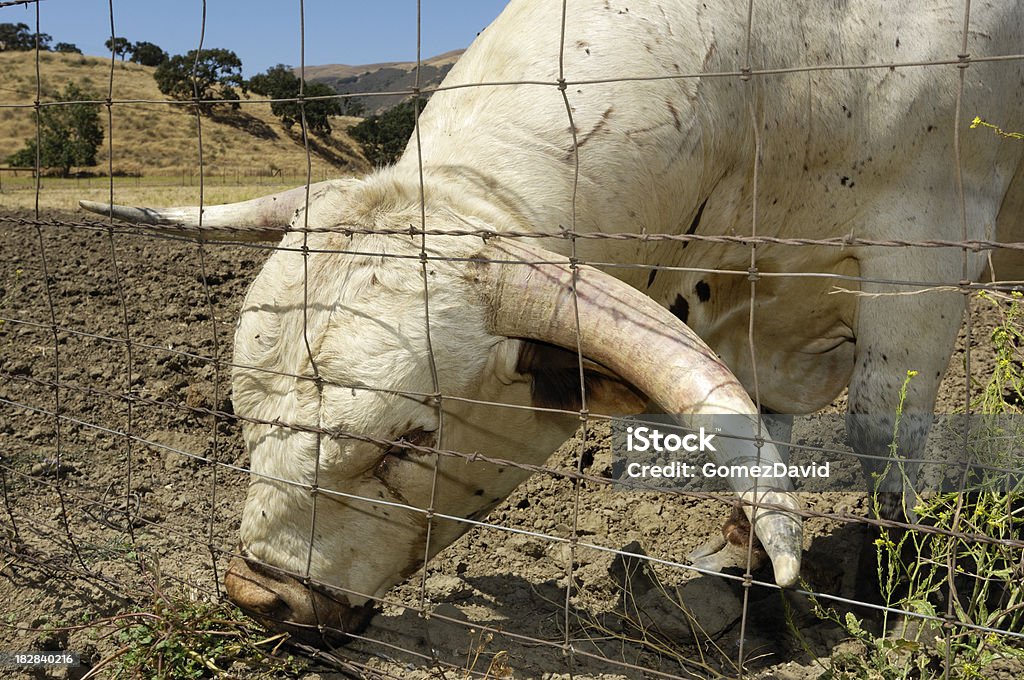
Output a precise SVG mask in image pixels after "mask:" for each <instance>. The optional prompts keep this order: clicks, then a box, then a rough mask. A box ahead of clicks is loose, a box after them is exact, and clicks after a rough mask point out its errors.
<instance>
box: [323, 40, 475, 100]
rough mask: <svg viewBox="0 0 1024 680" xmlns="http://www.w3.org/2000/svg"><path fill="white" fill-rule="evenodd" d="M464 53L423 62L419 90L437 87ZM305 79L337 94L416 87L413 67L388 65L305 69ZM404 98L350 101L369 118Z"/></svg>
mask: <svg viewBox="0 0 1024 680" xmlns="http://www.w3.org/2000/svg"><path fill="white" fill-rule="evenodd" d="M463 52H465V50H455V51H452V52H445V53H444V54H440V55H438V56H436V57H432V58H430V59H424V60H423V68H422V71H421V73H420V86H421V87H430V86H433V85H440V84H441V81H442V80H443V79H444V77H445V76H446V75H447V74H448V71H450V70H451V68H452V66H454V65H455V62H456V61H458V60H459V57H460V56H462V53H463ZM306 79H307V80H309V81H310V82H319V83H324V84H325V85H327V86H328V87H330V88H331V89H333V90H334V91H335V92H338V93H339V94H358V93H360V92H398V91H402V90H409V89H411V88H412V87H413V86H414V85H415V83H416V63H415V62H389V63H383V64H365V65H362V66H351V65H348V64H326V65H324V66H307V67H306ZM405 98H406V97H403V96H397V95H390V96H389V95H379V94H373V95H368V96H365V97H355V98H354V99H353V100H354V101H357V102H358V103H360V104H362V105H363V112H364V114H365V115H370V114H374V113H381V112H382V111H385V110H387V109H389V108H391V107H393V106H395V105H397V104H399V103H401V101H402V100H403V99H405Z"/></svg>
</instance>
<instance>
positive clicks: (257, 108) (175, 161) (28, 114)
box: [0, 52, 370, 177]
mask: <svg viewBox="0 0 1024 680" xmlns="http://www.w3.org/2000/svg"><path fill="white" fill-rule="evenodd" d="M154 70H155V69H153V68H151V67H148V66H141V65H139V64H134V63H130V62H121V61H118V62H116V63H115V64H114V69H113V90H112V97H113V100H114V101H115V102H117V103H115V104H114V106H113V107H112V118H113V126H112V132H113V134H111V128H110V124H109V121H108V117H107V111H106V107H102V108H101V114H100V119H101V123H102V126H103V128H104V133H105V135H104V141H103V145H102V148H101V150H100V153H99V158H98V161H99V166H98V167H97V168H90V169H89V170H92V171H96V172H105V171H106V169H107V163H108V158H109V156H110V147H109V142H110V140H111V139H113V168H114V173H115V174H131V175H154V174H155V175H173V174H179V173H186V172H194V171H195V168H196V167H197V165H198V159H199V151H198V139H199V137H198V135H197V131H198V130H197V122H196V117H195V114H194V113H191V112H190V111H189V108H188V107H187V106H183V105H181V104H173V103H166V100H167V98H166V97H165V96H164V95H163V94H161V93H160V91H159V90H158V89H157V86H156V82H155V81H154V80H153V71H154ZM40 72H41V79H42V87H43V93H44V96H43V100H44V101H46V100H47V99H50V100H51V101H52V95H49V96H48V95H47V93H48V92H50V93H52V92H54V91H57V90H63V88H64V85H65V83H68V82H74V83H76V84H78V85H79V86H80V87H82V88H84V89H85V90H86V91H88V92H90V93H91V95H90V96H93V97H95V98H96V99H100V100H102V99H105V98H106V96H107V91H108V84H109V82H110V77H111V65H110V59H109V58H99V57H88V56H82V55H78V54H60V53H53V52H44V53H42V54H41V55H40ZM35 97H36V76H35V54H34V53H33V52H2V53H0V105H2V106H0V165H3V164H5V162H4V161H5V159H6V157H7V156H9V155H10V154H12V153H14V152H15V151H17V150H18V149H20V148H22V146H23V145H24V142H25V139H26V138H28V137H30V136H34V134H35V114H34V111H33V101H34V100H35ZM121 102H124V103H121ZM241 103H242V106H241V108H240V109H239V110H238V111H231V110H230V108H229V107H227V106H223V107H218V111H217V112H216V113H215V114H214V115H212V116H203V118H202V120H201V130H202V147H203V161H204V166H205V169H206V172H207V173H209V174H211V175H240V176H247V175H260V176H274V175H292V176H301V175H304V174H305V172H306V153H305V148H304V145H303V143H302V139H301V135H300V134H299V131H298V128H297V127H295V128H293V129H292V130H286V129H285V128H284V127H283V126H282V125H281V122H280V120H279V119H278V118H276V117H275V116H273V115H272V114H271V112H270V105H269V104H266V103H262V102H248V101H247V100H246V99H243V100H242V102H241ZM12 105H13V106H12ZM15 107H16V108H15ZM355 122H358V119H355V118H336V119H333V120H332V123H333V132H332V134H331V135H330V136H329V137H323V138H320V137H312V138H311V141H310V147H311V152H312V166H313V173H314V175H315V176H317V177H321V176H325V175H326V176H334V175H338V174H344V173H348V172H354V173H361V172H365V171H367V170H369V169H370V166H369V164H368V163H367V161H366V159H365V158H364V157H363V154H362V152H361V150H360V149H359V145H358V144H357V143H356V142H355V141H353V140H352V139H351V138H350V137H349V136H348V135H347V134H346V133H345V129H346V128H347V127H348V126H349V125H351V124H353V123H355Z"/></svg>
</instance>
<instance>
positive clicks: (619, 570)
mask: <svg viewBox="0 0 1024 680" xmlns="http://www.w3.org/2000/svg"><path fill="white" fill-rule="evenodd" d="M45 217H46V218H47V220H51V221H52V220H56V221H61V220H68V221H72V220H81V219H82V215H80V214H68V213H48V214H46V216H45ZM30 218H31V214H30V213H28V212H17V213H12V212H8V213H6V214H0V248H2V249H3V255H2V257H0V317H3V318H4V319H5V320H4V321H2V322H0V471H2V475H3V477H2V481H3V485H4V486H3V503H4V506H3V507H0V518H2V521H0V531H3V535H2V536H0V542H2V546H3V552H0V598H2V602H3V605H2V607H0V651H4V650H10V651H14V650H29V649H66V650H72V651H77V652H79V653H80V654H81V655H82V658H83V662H84V665H83V666H82V667H81V668H79V669H70V670H60V671H52V672H50V671H48V672H49V673H52V674H53V675H55V676H57V677H82V676H83V675H85V673H86V672H87V671H88V669H89V668H90V667H92V666H95V665H97V664H101V663H105V664H106V665H105V666H103V668H102V670H101V672H100V673H99V675H101V676H103V677H106V676H115V675H116V674H115V673H114V669H115V668H117V667H118V664H117V662H116V661H112V660H111V659H116V658H117V657H118V655H119V654H120V655H122V658H123V655H124V654H125V652H124V648H125V647H126V646H128V644H129V643H128V642H126V640H125V638H124V635H123V631H124V625H123V623H124V621H125V617H128V616H130V615H133V614H139V613H142V614H145V613H146V612H149V613H151V614H152V613H154V612H155V613H156V614H160V613H161V610H160V609H159V607H157V606H155V605H154V602H155V601H157V600H159V594H160V593H167V594H173V595H174V597H176V598H179V599H182V600H184V601H195V602H202V601H210V600H214V601H215V600H218V599H219V598H220V597H221V592H220V590H219V588H218V585H217V581H218V578H219V577H220V576H222V574H223V570H224V569H225V567H226V565H227V562H228V559H229V556H230V553H231V551H233V550H234V549H235V545H236V541H237V538H236V535H237V529H238V523H239V519H240V512H241V508H242V503H243V500H244V494H245V489H246V486H247V476H246V473H245V472H244V468H245V467H246V465H247V460H246V457H245V455H244V452H243V450H242V446H241V440H240V437H239V434H238V431H237V424H236V423H235V422H233V421H232V420H231V419H230V417H229V416H227V415H223V416H220V417H214V416H211V415H204V413H203V412H202V410H203V409H205V410H208V411H213V412H220V413H222V414H230V412H231V401H230V384H229V373H230V370H229V368H227V367H226V366H225V365H218V364H216V363H215V362H213V361H210V359H212V358H219V359H220V360H221V361H222V362H226V361H228V360H229V359H230V356H231V345H232V334H233V330H234V319H235V315H236V312H237V309H238V307H239V305H240V303H241V300H242V297H243V295H244V293H245V290H246V286H247V285H248V283H249V282H250V281H251V280H252V278H253V276H254V275H255V273H256V272H257V271H258V268H259V267H260V265H261V264H262V262H263V260H264V259H265V257H266V255H267V251H266V250H261V249H254V248H244V247H240V246H218V245H206V246H204V247H202V248H199V247H198V246H197V245H196V244H193V243H186V242H179V241H172V240H165V239H156V238H152V237H139V236H126V235H119V236H111V235H110V234H108V233H106V232H105V231H103V230H84V229H80V228H71V227H68V226H55V225H53V224H46V225H44V226H42V227H39V228H38V229H37V227H36V226H35V225H34V224H33V223H32V220H31V219H30ZM44 256H45V257H44ZM44 263H45V264H44ZM44 268H45V271H44ZM975 308H976V309H977V313H976V314H975V316H974V317H973V324H974V326H975V328H974V332H973V335H972V337H973V341H972V345H973V349H972V368H973V371H977V372H979V374H983V373H984V371H985V369H986V365H985V362H986V359H985V357H984V354H983V353H984V351H985V350H984V347H985V345H986V344H987V334H988V331H987V330H985V329H986V328H987V327H990V325H991V317H990V315H988V314H987V312H986V310H985V309H984V308H982V307H980V306H979V305H975ZM55 328H56V330H54V329H55ZM964 347H965V344H964V341H963V339H961V343H960V345H959V347H958V350H957V354H956V355H955V356H954V358H953V361H952V364H951V370H950V374H949V376H948V378H947V384H946V388H945V389H944V391H943V396H942V402H941V403H940V410H949V409H952V408H955V407H957V406H960V405H962V404H963V401H964V397H963V392H964V387H963V386H964V384H965V377H964V368H963V353H964ZM987 361H989V362H990V361H991V358H990V357H989V358H988V359H987ZM55 382H56V383H59V384H60V387H59V389H56V388H55V387H54V383H55ZM129 391H130V393H131V394H133V395H134V398H133V399H131V400H126V399H125V397H124V395H125V394H127V393H129ZM176 405H177V406H179V407H176ZM181 405H185V406H187V407H188V408H189V409H193V410H183V409H182V408H180V406H181ZM840 406H841V404H837V408H839V407H840ZM195 409H199V410H195ZM55 412H58V413H59V414H60V416H61V417H60V419H59V420H58V419H56V418H55V417H54V413H55ZM58 430H59V431H58ZM797 441H798V442H803V443H806V444H808V445H817V444H825V445H828V446H841V445H842V441H843V432H842V427H841V422H840V421H839V420H837V419H823V420H822V426H821V427H820V428H819V430H818V431H817V432H813V433H808V434H799V433H798V438H797ZM58 456H59V458H60V467H59V468H58V467H57V465H56V461H57V458H58ZM581 457H582V460H580V458H581ZM578 465H579V466H580V467H581V468H582V469H583V470H584V471H585V472H587V473H589V474H591V475H595V476H606V475H608V474H609V472H610V469H611V455H610V453H609V451H608V445H607V431H606V429H603V428H601V427H594V428H592V429H591V430H590V431H589V432H588V436H587V438H586V440H585V441H584V440H582V439H581V438H580V437H579V436H577V438H576V439H574V440H573V441H570V442H568V443H567V444H566V445H565V446H564V447H563V448H562V450H561V451H560V452H559V453H558V454H557V455H556V456H555V457H554V458H553V459H552V460H551V461H550V462H549V466H550V467H553V468H556V469H564V470H575V469H576V468H577V466H578ZM805 500H806V501H807V504H808V506H809V507H810V508H811V509H812V510H818V511H823V512H831V511H836V510H839V511H849V512H853V513H857V514H864V513H865V512H866V510H865V507H864V504H863V499H862V498H861V497H860V496H859V495H858V494H855V493H845V494H844V493H829V494H807V495H806V497H805ZM575 508H578V512H576V511H575ZM729 510H730V507H729V502H728V501H727V500H723V501H716V500H713V499H710V500H709V499H705V500H694V499H680V498H678V497H669V496H665V495H659V494H654V493H640V492H624V491H621V490H615V489H612V488H611V487H610V486H608V485H605V484H595V483H590V482H586V483H583V484H580V485H579V486H578V487H574V486H573V485H572V484H571V483H570V482H569V481H568V480H566V479H563V478H555V477H551V476H535V477H534V478H533V479H531V480H530V481H528V482H527V483H526V484H524V485H523V486H521V487H520V488H519V489H518V490H517V491H516V492H515V493H513V494H512V496H511V497H510V498H509V499H508V500H507V501H506V502H504V503H503V504H502V505H500V506H499V507H498V508H497V509H495V510H494V511H493V512H492V513H491V514H490V516H489V518H488V522H490V523H492V524H495V525H499V526H500V527H504V528H510V529H514V530H517V531H519V532H525V533H514V532H510V531H507V530H501V529H497V528H478V529H475V530H473V531H471V532H470V533H469V534H467V535H466V536H465V537H463V538H462V539H461V540H460V541H458V542H457V543H456V544H455V545H453V546H452V547H450V548H448V549H447V550H445V551H444V552H442V553H441V555H440V556H439V557H438V558H437V559H436V560H435V561H433V562H432V563H431V564H430V565H429V566H428V568H427V570H426V572H425V574H418V575H416V576H415V577H413V579H411V580H410V582H408V583H407V584H406V585H404V586H401V587H399V588H398V589H396V590H395V591H394V592H392V593H391V594H390V595H389V598H388V599H389V603H388V604H385V605H384V606H383V608H382V612H381V614H379V615H378V616H377V617H376V618H375V619H374V621H373V624H372V625H371V627H370V629H369V630H368V631H367V632H366V633H365V635H364V639H363V640H361V641H357V642H355V643H353V644H351V645H348V646H346V647H344V648H342V649H339V650H336V651H335V652H334V653H335V655H336V656H337V657H339V658H341V659H344V660H346V663H348V664H350V665H349V666H348V670H343V669H341V668H335V669H330V668H329V664H326V663H324V662H323V661H322V660H317V659H312V658H307V659H306V660H305V661H303V663H305V664H307V671H306V672H308V673H312V675H310V676H309V677H316V676H317V675H318V676H319V677H323V678H334V677H353V676H358V673H360V672H361V673H362V674H364V675H365V677H398V678H413V679H415V678H435V677H437V678H440V677H445V678H463V677H468V676H469V674H470V673H475V674H476V675H477V676H479V677H492V678H493V677H516V678H531V677H536V678H542V677H543V678H570V677H572V678H602V679H604V680H612V679H613V678H642V677H658V676H657V675H655V674H652V673H650V672H645V671H643V670H640V669H651V670H653V671H660V672H662V673H665V674H669V676H670V677H676V676H681V677H700V678H703V677H735V676H736V675H737V674H738V671H737V668H736V666H735V665H734V664H735V661H736V659H738V657H739V654H740V647H741V641H742V649H743V653H744V654H745V655H746V659H747V668H748V671H749V675H748V676H747V677H763V678H780V679H781V678H787V679H790V680H801V679H804V678H815V677H819V676H821V675H822V673H824V672H825V669H826V668H827V667H828V666H829V661H828V659H829V658H830V657H834V658H839V657H840V656H842V655H843V654H859V653H862V651H863V650H859V649H858V648H857V647H856V645H855V644H852V643H850V642H849V641H844V640H846V638H847V633H846V631H844V630H843V629H841V628H840V627H838V626H836V625H834V624H832V623H828V622H822V621H821V620H819V619H818V617H816V616H815V615H814V614H813V612H812V611H811V607H810V604H809V603H808V600H807V599H806V598H805V597H803V596H801V595H799V594H796V593H785V594H780V592H779V591H778V590H774V589H770V588H762V587H756V586H755V587H751V588H749V589H746V588H744V587H743V585H742V584H741V583H739V582H736V581H726V580H723V579H721V578H718V577H712V576H699V575H694V574H693V573H692V572H688V571H685V570H683V569H680V568H678V567H672V566H671V565H669V564H656V565H652V566H650V567H647V568H646V569H648V570H650V571H651V572H653V574H654V577H653V578H652V577H651V576H643V575H641V572H643V573H648V572H645V571H644V570H643V569H640V570H639V571H638V570H637V567H636V563H633V562H630V561H629V560H625V561H624V560H623V558H622V557H621V556H616V555H615V554H614V552H613V551H615V550H618V549H623V548H625V549H626V550H627V551H628V552H635V551H637V550H638V549H640V550H642V551H644V552H645V553H646V554H648V555H650V556H651V557H653V558H657V559H660V560H666V561H668V562H681V561H683V556H684V555H686V554H687V553H688V552H689V551H690V550H692V549H693V548H695V547H697V546H698V545H700V544H701V543H703V542H704V541H705V540H707V539H708V538H710V537H711V536H713V535H714V534H716V533H717V532H718V531H719V527H720V525H721V522H722V520H723V519H724V518H725V517H726V516H727V514H728V512H729ZM574 523H575V527H576V534H577V535H578V536H579V541H580V547H578V548H577V549H576V550H575V552H572V551H571V550H570V547H569V545H568V544H567V543H565V542H559V541H556V540H552V539H551V538H543V537H540V536H535V535H533V534H543V535H546V536H554V537H561V538H570V537H571V536H572V534H573V527H574ZM867 538H868V534H867V530H866V529H865V528H864V527H862V526H858V525H855V524H846V525H843V524H840V523H838V522H835V521H830V520H824V519H811V520H809V521H808V522H807V523H806V539H805V540H806V542H805V548H806V550H807V553H806V558H805V561H806V565H805V568H804V576H805V578H806V580H807V583H808V584H809V585H810V586H811V587H812V588H814V589H815V590H817V591H819V592H821V593H824V594H830V595H838V596H843V597H848V598H853V597H857V596H858V593H857V582H858V578H860V579H861V580H863V578H864V575H863V574H860V576H858V573H857V570H858V555H859V551H860V547H861V546H862V545H863V544H864V543H865V541H866V539H867ZM587 545H593V546H597V547H586V546H587ZM570 562H571V569H570ZM570 573H571V583H570V576H569V574H570ZM627 573H631V574H632V576H631V578H630V579H629V580H630V584H631V586H630V587H631V593H630V594H629V595H627V596H626V597H625V598H624V596H623V588H622V585H621V584H622V583H623V581H624V580H626V577H625V576H624V574H627ZM755 578H758V579H760V580H764V581H770V580H771V573H770V570H768V571H762V572H758V573H757V574H755ZM567 586H570V587H569V590H568V597H567ZM745 590H749V592H744V591H745ZM666 593H667V594H671V595H672V597H671V598H669V597H668V596H667V595H666ZM677 599H681V600H682V602H683V603H684V604H685V607H686V608H687V609H688V610H690V611H689V613H688V614H684V613H682V612H683V610H682V609H681V608H680V607H679V606H678V605H677V604H675V603H674V602H675V600H677ZM421 604H425V605H426V608H427V609H428V610H430V611H432V612H434V614H435V616H433V617H431V618H430V619H429V620H428V619H425V618H424V617H422V616H420V615H419V614H418V613H417V611H418V610H419V608H420V605H421ZM689 614H692V615H693V616H694V617H695V618H696V622H697V623H696V624H693V623H692V621H691V620H690V619H689ZM857 615H858V616H861V617H867V618H869V619H870V618H871V617H872V614H871V613H870V612H869V611H865V610H858V612H857ZM702 629H703V630H702ZM118 631H121V632H120V633H119V632H118ZM488 631H497V632H492V633H488ZM537 640H540V641H545V642H544V643H541V642H537ZM565 642H568V643H570V645H571V649H572V652H569V651H567V649H568V648H567V647H564V646H563V644H564V643H565ZM141 644H145V643H141ZM816 659H821V660H820V661H816ZM217 663H218V664H219V666H218V667H219V668H220V669H221V670H222V671H225V672H226V673H227V674H228V676H231V675H237V676H239V677H253V676H254V673H257V672H258V671H259V669H256V670H255V671H254V670H253V669H252V668H251V667H250V668H245V669H242V668H235V669H233V670H232V668H231V665H230V660H224V659H218V660H217ZM268 668H269V666H268ZM359 668H361V669H362V670H361V671H357V670H355V669H359ZM445 668H447V670H445ZM504 669H507V670H508V673H510V675H502V674H501V673H503V672H505V670H504ZM5 670H9V669H5ZM1020 670H1021V668H1020V667H1019V666H1018V667H1010V666H1007V667H1005V668H1002V667H992V668H989V669H987V670H986V673H987V676H986V677H1006V678H1009V677H1011V673H1012V674H1013V676H1016V675H1018V674H1019V672H1020ZM165 672H166V673H167V675H166V677H178V676H176V675H175V674H174V672H173V671H166V670H165ZM208 672H209V674H210V675H211V676H214V675H216V673H214V672H213V671H212V669H208ZM265 672H266V673H267V675H269V676H273V675H275V674H282V677H283V676H284V675H286V673H285V672H284V671H270V670H266V671H265ZM296 673H300V671H296ZM43 676H44V673H43V672H41V671H40V672H39V673H38V674H37V675H31V674H27V673H26V674H25V675H23V676H17V675H15V676H12V677H43Z"/></svg>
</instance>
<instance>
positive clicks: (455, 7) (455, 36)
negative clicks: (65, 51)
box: [0, 0, 507, 76]
mask: <svg viewBox="0 0 1024 680" xmlns="http://www.w3.org/2000/svg"><path fill="white" fill-rule="evenodd" d="M506 4H507V0H422V12H423V56H424V57H425V58H426V57H431V56H434V55H436V54H440V53H442V52H447V51H449V50H454V49H458V48H462V47H466V46H468V45H469V43H470V42H472V40H473V38H474V37H476V34H477V33H479V32H480V31H481V30H482V29H483V28H484V27H486V26H487V25H488V24H489V23H490V22H491V21H493V20H494V18H495V17H496V16H498V14H499V13H500V12H501V10H502V8H504V6H505V5H506ZM304 6H305V17H306V63H307V64H309V65H317V64H369V63H375V62H381V61H409V60H413V59H415V56H416V0H305V2H304ZM39 7H40V30H41V31H42V32H43V33H49V34H50V35H51V36H53V42H54V43H57V42H70V43H74V44H76V45H77V46H78V47H79V48H80V49H81V50H82V51H83V52H85V53H86V54H91V55H103V54H104V52H105V48H104V46H103V43H104V42H105V41H106V39H107V38H108V37H109V36H110V11H109V4H108V0H42V2H40V3H39ZM202 7H203V4H202V2H201V0H114V27H115V31H116V33H117V35H118V36H121V37H124V38H127V39H128V40H129V41H131V42H136V41H139V40H146V41H149V42H153V43H156V44H157V45H160V47H162V48H163V49H164V50H166V51H167V52H170V53H171V54H183V53H185V52H187V51H188V50H190V49H195V48H196V47H197V46H198V44H199V33H200V27H201V19H202ZM17 22H24V23H26V24H28V25H29V26H31V27H32V28H33V29H34V28H35V10H34V7H30V8H29V9H26V8H24V7H21V6H14V7H5V8H3V9H0V23H17ZM203 44H204V46H206V47H223V48H226V49H230V50H234V52H235V53H236V54H238V56H239V57H240V58H241V59H242V63H243V65H244V72H245V75H246V76H252V75H254V74H256V73H259V72H261V71H265V70H266V69H267V68H269V67H271V66H273V65H275V64H279V63H284V64H290V65H293V66H298V65H299V0H248V1H246V0H207V2H206V37H205V40H204V43H203Z"/></svg>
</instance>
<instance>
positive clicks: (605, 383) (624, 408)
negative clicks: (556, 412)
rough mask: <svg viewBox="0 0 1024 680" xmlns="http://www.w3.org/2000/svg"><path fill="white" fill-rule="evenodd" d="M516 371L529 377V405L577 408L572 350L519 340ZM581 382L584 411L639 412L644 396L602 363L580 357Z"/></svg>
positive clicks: (576, 360)
mask: <svg viewBox="0 0 1024 680" xmlns="http://www.w3.org/2000/svg"><path fill="white" fill-rule="evenodd" d="M516 372H517V373H519V374H521V375H524V376H528V377H529V378H530V379H531V380H532V387H531V390H530V393H531V395H532V397H533V405H534V406H537V407H540V408H557V409H565V410H567V411H578V410H579V409H580V407H581V405H582V399H581V396H580V362H579V357H578V355H577V354H576V353H575V352H570V351H568V350H565V349H562V348H561V347H556V346H555V345H549V344H546V343H543V342H536V341H532V340H523V341H521V342H520V347H519V356H518V359H517V361H516ZM583 384H584V385H585V387H586V391H587V410H588V411H590V412H592V413H600V414H603V415H611V416H625V415H630V414H634V413H643V412H644V411H645V410H647V404H648V401H649V400H648V398H647V396H646V395H644V394H643V393H642V392H640V391H639V390H637V389H636V388H635V387H633V386H632V385H630V384H629V383H628V382H626V381H625V380H623V379H622V378H620V377H619V376H617V375H616V374H615V373H613V372H612V371H610V370H608V369H607V368H605V367H604V366H602V365H600V364H598V363H595V362H593V361H590V360H589V359H584V360H583Z"/></svg>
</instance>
